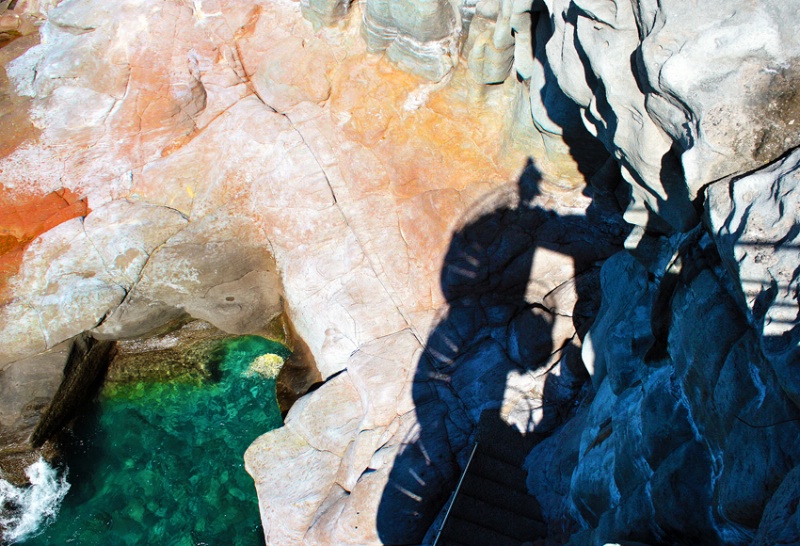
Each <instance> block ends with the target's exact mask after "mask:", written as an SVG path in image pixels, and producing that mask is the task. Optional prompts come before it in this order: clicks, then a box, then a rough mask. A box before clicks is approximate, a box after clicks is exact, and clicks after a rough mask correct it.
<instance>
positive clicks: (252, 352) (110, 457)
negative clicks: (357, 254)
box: [23, 336, 289, 546]
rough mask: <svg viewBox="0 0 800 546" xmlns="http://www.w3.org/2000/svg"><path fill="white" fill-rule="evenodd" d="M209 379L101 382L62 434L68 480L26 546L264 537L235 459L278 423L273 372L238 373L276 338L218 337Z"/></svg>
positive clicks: (227, 541)
mask: <svg viewBox="0 0 800 546" xmlns="http://www.w3.org/2000/svg"><path fill="white" fill-rule="evenodd" d="M223 343H224V345H223V347H222V350H221V351H220V360H219V367H218V373H216V374H215V376H216V377H215V381H208V382H204V383H200V384H197V383H194V384H192V383H186V382H183V383H181V382H174V381H173V382H165V383H152V382H150V383H131V384H127V385H123V386H116V387H113V388H106V389H104V391H103V392H102V393H101V394H100V396H99V397H98V400H97V401H96V402H95V404H94V405H93V407H92V408H90V410H89V411H88V412H87V414H86V415H85V416H83V417H82V418H81V419H80V420H79V422H78V424H77V426H76V427H75V429H74V431H73V433H72V435H71V437H70V438H69V439H68V441H67V442H66V446H65V447H66V464H67V467H68V480H69V482H70V483H71V484H72V487H71V488H70V490H69V493H68V494H67V496H66V498H65V499H64V503H63V505H62V507H61V510H60V512H59V514H58V517H57V518H56V521H55V522H54V523H53V524H52V525H50V526H49V527H48V528H47V529H45V531H44V532H43V533H42V534H40V535H38V536H36V537H33V538H31V539H29V540H27V541H25V542H24V543H23V544H26V545H39V544H42V545H54V544H59V545H60V544H75V545H91V546H95V545H128V544H131V545H133V544H135V545H145V544H147V545H161V544H164V545H177V546H183V545H186V546H190V545H201V544H205V545H218V544H219V545H226V546H227V545H242V546H244V545H260V544H264V539H263V530H262V528H261V524H260V521H259V513H258V502H257V499H256V494H255V487H254V485H253V480H252V478H250V476H249V475H248V474H247V473H246V472H245V470H244V465H243V461H242V456H243V455H244V451H245V449H247V446H248V445H250V443H251V442H252V441H253V440H254V439H255V438H256V437H257V436H258V435H259V434H262V433H264V432H266V431H268V430H272V429H274V428H277V427H279V426H281V424H282V421H281V416H280V412H279V410H278V406H277V402H276V400H275V381H274V379H267V378H265V377H263V376H259V375H252V374H247V373H246V371H247V369H248V366H249V365H250V363H251V362H252V361H253V359H254V358H256V357H257V356H259V355H262V354H265V353H273V354H278V355H280V356H282V357H286V356H288V354H289V351H288V350H287V349H286V348H285V347H284V346H282V345H280V344H277V343H274V342H271V341H268V340H265V339H263V338H260V337H255V336H247V337H242V338H236V339H234V340H230V341H226V342H223Z"/></svg>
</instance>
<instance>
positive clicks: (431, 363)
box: [0, 0, 800, 545]
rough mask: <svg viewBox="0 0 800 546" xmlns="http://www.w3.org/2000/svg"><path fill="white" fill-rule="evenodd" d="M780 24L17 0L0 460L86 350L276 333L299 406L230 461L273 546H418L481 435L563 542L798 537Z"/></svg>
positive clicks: (790, 181)
mask: <svg viewBox="0 0 800 546" xmlns="http://www.w3.org/2000/svg"><path fill="white" fill-rule="evenodd" d="M796 8H797V6H795V5H794V2H793V1H792V2H785V1H781V0H769V1H766V2H760V3H757V4H756V3H753V2H748V1H746V0H735V1H733V2H725V3H714V4H713V5H708V4H704V5H703V6H694V5H687V4H686V3H685V2H676V1H674V0H664V1H661V2H657V3H655V2H651V1H648V0H640V1H637V2H628V1H620V0H607V1H602V2H601V1H599V0H580V1H579V0H545V1H537V2H531V1H530V0H504V1H497V2H495V1H492V0H481V1H480V2H477V3H473V2H470V1H466V0H465V1H464V2H440V1H438V0H367V2H365V3H362V4H358V3H349V2H342V1H339V0H337V1H327V0H326V1H323V0H308V1H306V0H303V1H302V2H300V3H299V4H298V3H293V2H290V1H288V0H287V1H284V0H277V1H272V2H256V3H252V2H242V1H238V0H235V1H231V2H217V1H215V0H206V1H204V2H193V3H186V2H182V1H178V0H165V1H164V2H161V3H158V4H155V5H154V4H152V3H149V2H143V1H142V0H117V1H115V2H112V3H108V2H99V1H98V0H65V1H64V2H62V3H61V4H59V5H58V6H56V7H52V9H51V8H50V6H49V5H45V4H42V5H41V6H39V5H38V4H36V5H34V4H33V3H28V4H25V6H24V7H21V8H20V9H19V10H18V11H19V13H25V14H33V13H40V14H41V15H40V17H42V18H45V17H46V19H47V20H46V22H44V20H43V19H42V21H43V24H42V25H41V28H40V29H39V36H40V43H39V42H37V40H36V38H35V37H22V38H18V39H16V40H14V41H12V42H10V44H8V45H6V46H5V47H3V48H2V49H0V66H1V67H2V71H0V116H2V117H0V120H1V121H2V123H3V126H4V128H5V127H10V128H11V130H9V131H5V130H4V131H2V134H0V185H2V193H0V199H2V201H0V204H1V205H2V207H0V209H1V210H0V212H2V214H0V222H2V234H0V235H2V237H3V241H4V242H3V250H4V253H3V260H7V262H6V261H4V262H3V264H2V265H3V269H2V272H0V273H1V274H2V275H3V279H4V280H5V282H6V290H5V292H3V293H2V298H0V327H1V328H2V333H3V339H4V341H5V343H4V344H3V346H2V347H1V348H0V369H1V370H2V372H0V374H2V375H0V389H9V388H11V387H9V385H16V384H17V383H19V384H26V385H28V387H26V388H25V389H22V390H20V391H19V397H12V398H9V399H8V400H9V401H10V402H8V408H6V406H5V405H4V406H2V408H0V412H2V413H0V416H2V419H3V422H2V425H3V427H5V428H4V429H3V434H6V432H7V431H8V430H11V429H13V431H12V432H9V434H12V433H13V434H14V435H17V436H19V435H20V434H22V435H26V434H28V433H26V432H25V430H27V429H26V428H25V427H30V426H31V423H33V421H35V420H36V419H38V414H37V413H36V412H35V411H34V412H31V411H28V409H30V408H34V406H35V407H36V408H38V407H39V406H38V405H36V404H38V402H36V400H39V398H46V397H48V396H52V394H50V393H52V392H54V389H55V388H57V387H58V381H57V377H56V374H55V372H54V371H53V370H55V369H56V368H57V367H58V366H57V365H56V364H53V362H55V360H52V362H51V359H56V356H53V355H54V354H55V353H53V352H50V353H48V352H47V351H48V350H51V351H56V349H54V347H61V345H59V344H61V343H63V342H65V340H69V339H72V338H73V337H74V336H77V335H79V334H82V333H83V332H90V333H91V335H92V336H93V337H94V338H96V339H99V340H120V339H124V340H133V339H136V338H142V337H150V336H153V335H155V334H158V333H161V332H162V331H163V328H165V327H167V326H168V325H170V324H174V323H175V321H178V322H180V321H183V320H189V318H195V319H203V320H205V321H208V322H209V323H211V324H213V325H214V326H215V327H218V328H220V329H221V330H223V331H225V332H228V333H230V334H242V333H265V332H268V331H270V329H271V328H273V327H274V325H275V322H274V319H275V317H277V316H279V315H280V314H281V313H285V314H286V315H288V316H289V317H290V319H291V322H292V324H293V327H294V331H295V332H296V335H297V336H298V337H299V338H300V339H302V340H303V342H304V343H305V344H306V345H307V348H308V352H309V353H310V354H311V355H313V359H314V361H315V362H316V364H317V367H318V369H319V373H320V376H319V378H318V379H319V380H321V382H322V384H321V385H320V386H319V388H318V389H316V390H314V391H313V392H312V393H310V394H308V395H307V396H304V397H302V398H300V400H298V401H297V402H296V404H295V405H294V406H293V407H292V409H291V410H290V411H289V413H288V415H287V416H286V425H285V426H284V427H283V428H281V429H278V430H276V431H273V432H271V433H269V434H267V435H265V436H263V437H261V438H259V439H258V440H256V442H254V444H253V445H252V446H251V448H250V449H249V450H248V451H247V454H246V457H245V459H246V465H247V468H248V470H249V471H250V473H251V474H252V475H253V477H254V479H255V481H256V488H257V491H258V495H259V501H260V506H261V515H262V520H263V524H264V528H265V532H266V536H267V541H268V543H271V544H281V545H284V544H358V545H364V544H378V543H386V544H406V543H419V542H421V541H422V540H423V537H424V536H425V534H426V532H427V531H428V528H429V526H430V524H431V522H432V521H433V519H434V518H435V517H436V515H437V512H438V511H439V510H440V508H441V506H442V505H443V503H444V502H445V501H446V496H447V494H448V492H449V490H450V488H451V485H452V484H453V483H454V481H455V480H456V478H457V476H458V473H459V471H460V468H461V467H463V465H464V464H465V463H466V458H467V456H468V451H469V449H468V448H469V445H470V443H471V441H472V440H473V439H474V436H475V428H476V424H477V423H478V421H479V420H480V419H481V418H482V416H484V415H487V414H489V415H491V416H492V417H493V418H495V420H496V421H497V422H498V423H502V425H501V426H507V427H509V428H511V429H513V430H516V431H517V433H518V434H521V435H522V434H524V435H526V438H527V440H526V441H531V442H532V443H533V442H538V443H537V445H536V447H534V448H533V451H532V452H531V454H530V456H529V458H528V471H529V479H528V486H529V489H530V490H531V491H532V492H533V493H535V494H536V495H537V497H538V499H539V502H540V504H541V505H542V509H543V516H544V517H545V519H546V520H547V522H548V526H549V527H548V528H549V532H550V539H551V540H552V541H554V542H557V543H566V542H568V541H571V543H573V544H595V543H603V542H619V543H626V542H643V543H653V544H656V543H665V542H686V543H697V542H702V543H708V544H714V543H720V544H722V543H726V544H740V543H741V544H746V543H749V542H751V541H753V540H756V541H757V543H764V544H766V543H771V542H775V541H779V542H780V541H783V542H785V543H791V542H792V541H795V542H796V541H797V540H800V538H799V537H797V533H796V526H794V527H793V526H792V525H791V524H787V523H786V522H792V521H794V519H792V518H795V519H796V502H795V500H796V499H795V497H796V492H797V486H796V482H797V479H796V467H797V465H798V463H800V461H798V457H800V454H799V453H798V451H797V449H796V448H795V447H794V446H795V444H796V442H795V439H796V436H797V432H798V431H797V427H798V425H797V423H798V417H799V416H798V411H799V410H798V404H799V403H800V387H798V384H797V379H796V376H797V374H796V373H795V372H796V364H797V361H798V341H800V334H799V333H798V325H797V317H798V300H797V291H798V279H797V276H798V273H797V263H798V260H800V257H799V256H798V252H797V246H798V244H799V243H798V241H797V239H798V234H797V225H798V222H800V219H798V217H797V211H798V203H797V200H798V198H797V180H796V179H797V172H798V170H797V169H798V162H799V161H800V158H798V156H797V153H794V154H792V153H789V154H787V155H784V154H786V153H787V152H789V151H790V150H791V149H792V148H794V147H796V146H798V144H800V141H798V135H799V134H800V133H798V132H797V130H796V129H795V128H794V127H795V125H796V123H797V122H796V121H795V117H796V114H797V100H796V99H797V94H796V92H795V90H796V88H797V81H798V76H797V66H796V64H797V60H796V59H797V57H798V48H799V47H800V44H799V43H798V41H797V40H798V39H797V36H796V33H795V32H794V27H793V26H792V21H793V19H794V17H793V14H794V12H795V11H796ZM3 13H5V12H3ZM15 13H17V12H15ZM4 16H5V15H4ZM27 16H29V15H26V17H27ZM15 17H16V15H15ZM30 17H32V16H30ZM303 17H305V19H304V18H303ZM3 21H4V22H5V19H4V20H3ZM15 21H16V19H15ZM9 24H11V23H9ZM14 24H16V23H14ZM20 24H21V23H20ZM2 28H4V27H0V31H1V30H2ZM20 28H21V27H20ZM26 50H27V51H26ZM7 105H10V106H7ZM587 182H589V183H590V185H587ZM704 192H705V193H704ZM53 196H60V197H58V198H56V197H53ZM42 203H53V207H49V206H48V207H42V206H41V205H40V204H42ZM32 204H36V205H32ZM620 205H621V207H622V208H624V209H626V211H625V219H626V220H627V221H628V222H630V223H631V224H633V225H634V226H633V229H632V230H631V229H630V226H627V225H625V224H624V223H623V222H622V221H621V219H620V214H619V212H620V211H619V208H620ZM32 206H33V207H35V208H31V207H32ZM30 210H35V211H36V212H37V214H38V213H39V212H41V217H39V218H37V217H34V216H33V215H32V214H31V213H29V212H27V211H30ZM7 218H10V220H6V219H7ZM701 218H702V219H703V222H702V223H700V220H701ZM629 232H630V234H629ZM626 236H627V240H626V242H625V247H626V250H621V246H622V242H623V240H625V239H626ZM12 239H13V240H12ZM6 242H7V243H8V244H6ZM5 250H10V251H11V252H8V253H6V252H5ZM7 263H10V264H12V266H7V265H6V264H7ZM134 343H138V342H134ZM36 355H39V356H36ZM31 358H33V359H35V360H30V359H31ZM36 359H43V360H41V362H49V363H50V364H48V365H46V366H44V367H42V369H41V371H42V375H41V376H40V375H37V374H38V372H37V373H34V371H33V366H34V365H35V364H36V362H39V361H40V360H36ZM48 370H49V371H48ZM18 377H21V378H22V379H21V380H19V381H18V380H17V379H14V378H18ZM316 379H317V378H314V380H316ZM309 381H311V379H309ZM308 386H309V385H308V384H307V383H306V382H305V380H304V382H303V386H302V387H298V388H300V389H301V390H302V389H304V388H306V387H308ZM14 388H16V387H14ZM15 392H16V391H15ZM4 402H5V399H4ZM12 402H13V403H12ZM31 404H33V405H31ZM20 408H22V409H20ZM25 408H28V409H25ZM17 436H15V438H16V437H17ZM9 437H10V436H9ZM19 437H20V438H21V437H22V436H19ZM15 441H16V440H15ZM793 469H795V470H793ZM398 514H400V515H401V516H398ZM429 536H430V535H429ZM759 541H760V542H759Z"/></svg>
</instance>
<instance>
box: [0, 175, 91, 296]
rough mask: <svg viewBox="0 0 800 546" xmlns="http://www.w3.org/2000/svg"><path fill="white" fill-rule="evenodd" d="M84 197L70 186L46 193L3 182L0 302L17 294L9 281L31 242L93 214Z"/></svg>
mask: <svg viewBox="0 0 800 546" xmlns="http://www.w3.org/2000/svg"><path fill="white" fill-rule="evenodd" d="M89 212H90V209H89V206H88V204H87V202H86V200H84V199H80V198H79V196H78V195H76V194H75V193H73V192H72V191H70V190H69V189H62V190H58V191H54V192H52V193H49V194H47V195H44V196H41V197H39V196H30V195H25V194H18V193H14V192H12V191H11V190H9V189H7V188H5V187H3V186H1V185H0V302H2V303H6V302H7V300H8V299H9V298H11V297H13V296H11V295H10V294H8V293H7V292H6V283H7V282H8V280H9V279H10V278H11V277H13V276H14V275H16V273H17V271H18V269H19V266H20V264H21V263H22V258H23V255H24V253H25V249H26V248H27V246H28V244H29V243H30V242H31V241H33V240H34V239H35V238H36V237H38V236H39V235H41V234H42V233H44V232H46V231H48V230H50V229H52V228H54V227H56V226H57V225H59V224H61V223H63V222H66V221H67V220H71V219H73V218H80V217H84V216H86V215H87V214H89Z"/></svg>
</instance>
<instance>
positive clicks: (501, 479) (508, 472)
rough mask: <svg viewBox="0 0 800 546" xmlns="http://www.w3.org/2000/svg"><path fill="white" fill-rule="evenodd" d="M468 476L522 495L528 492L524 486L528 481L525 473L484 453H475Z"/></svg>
mask: <svg viewBox="0 0 800 546" xmlns="http://www.w3.org/2000/svg"><path fill="white" fill-rule="evenodd" d="M468 474H474V475H477V476H481V477H482V478H485V479H487V480H491V481H493V482H497V483H499V484H502V485H505V486H507V487H508V488H509V489H512V490H514V491H519V492H520V493H523V494H527V492H528V488H527V486H526V485H525V481H526V480H527V479H528V473H527V472H525V471H524V470H522V469H521V468H519V467H517V466H514V465H510V464H508V463H506V462H503V461H501V460H499V459H495V458H494V457H492V456H490V455H487V454H485V453H477V452H476V453H475V457H474V458H473V459H472V463H471V464H470V466H469V471H468Z"/></svg>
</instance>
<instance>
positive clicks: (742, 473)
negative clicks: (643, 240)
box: [528, 228, 800, 544]
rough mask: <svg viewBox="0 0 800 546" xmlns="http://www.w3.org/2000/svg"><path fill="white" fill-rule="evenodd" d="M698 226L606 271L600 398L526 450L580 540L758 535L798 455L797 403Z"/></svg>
mask: <svg viewBox="0 0 800 546" xmlns="http://www.w3.org/2000/svg"><path fill="white" fill-rule="evenodd" d="M698 230H699V228H698ZM698 230H695V233H696V235H692V234H690V235H689V236H678V237H674V238H673V239H671V240H665V239H662V241H661V245H662V246H661V252H660V255H661V259H656V260H653V262H651V264H652V267H651V270H650V271H648V270H647V268H645V266H643V265H642V264H641V263H640V262H638V261H637V260H636V259H634V258H633V256H632V255H631V254H629V253H628V252H623V253H620V254H618V255H616V256H614V257H613V258H611V259H610V260H608V261H607V262H606V264H605V265H604V266H603V275H602V277H603V282H602V288H603V305H602V307H601V309H600V312H599V313H598V316H597V320H596V322H595V324H594V326H593V327H592V330H591V331H590V333H589V336H588V337H589V339H590V341H589V342H587V343H586V344H585V345H584V360H585V361H586V362H587V363H588V364H589V365H590V367H592V366H593V371H594V375H593V379H594V381H595V383H596V384H597V389H596V394H595V395H594V399H593V400H592V401H591V403H589V404H587V405H586V406H584V408H583V409H582V410H581V411H582V412H583V413H584V415H581V416H579V417H576V418H575V419H576V422H575V423H574V424H571V425H570V426H565V427H564V428H562V429H560V430H559V431H558V432H557V433H556V434H555V435H553V436H552V437H550V438H548V439H547V440H545V441H544V442H542V443H541V444H539V446H537V447H536V448H535V449H534V450H533V451H532V452H531V454H530V456H529V479H528V486H529V488H531V489H532V490H533V491H534V492H535V493H536V494H537V496H539V497H540V502H541V501H544V502H543V503H542V504H543V506H545V505H546V506H547V507H548V510H549V513H548V516H549V518H551V519H550V521H551V522H552V524H553V526H554V527H558V526H559V525H561V526H562V528H561V531H562V532H563V533H564V535H565V536H570V535H571V536H572V539H571V540H572V541H571V542H570V543H571V544H589V543H603V542H616V541H624V540H640V541H642V542H645V543H656V544H658V543H661V542H662V541H664V540H673V541H675V540H677V541H679V542H681V541H684V542H685V541H690V542H691V541H702V542H703V543H706V544H712V543H718V544H749V543H750V541H752V540H753V538H754V536H755V534H756V531H757V530H758V529H759V525H760V520H761V515H762V513H764V510H765V506H766V504H767V502H768V501H769V499H770V498H771V497H772V495H773V494H774V493H775V491H776V489H777V488H778V486H779V485H780V484H781V482H782V481H783V480H784V477H785V476H786V475H787V474H788V473H789V471H790V470H791V469H792V468H793V467H794V466H795V465H797V464H798V460H800V452H798V451H797V450H796V448H795V443H794V441H793V440H792V438H795V437H796V435H797V434H798V432H799V431H800V422H799V421H800V410H799V409H798V406H797V405H796V404H795V403H794V402H793V400H792V399H791V398H790V397H789V396H787V394H786V393H785V392H784V389H782V388H781V384H782V378H781V377H780V375H779V373H776V372H777V370H776V369H775V368H774V367H773V364H772V362H771V360H770V359H769V358H767V357H766V356H764V354H763V353H762V350H761V345H762V343H760V340H762V339H763V338H762V337H761V335H760V332H757V331H756V330H754V329H753V328H752V327H751V326H750V324H749V321H748V318H747V316H746V314H745V312H744V310H743V308H742V307H741V306H740V305H737V301H738V299H739V298H740V296H741V292H740V288H739V286H738V285H737V284H736V283H735V282H734V281H733V278H732V276H731V275H730V274H729V273H728V271H727V269H726V268H724V267H723V266H722V264H721V262H720V260H719V257H718V255H717V250H716V247H715V245H714V244H713V242H712V241H711V239H710V237H709V236H708V235H705V236H702V237H700V238H699V239H698V237H699V236H700V233H701V232H699V231H698ZM670 256H672V259H670ZM678 256H679V257H680V259H679V260H677V262H678V263H682V265H681V266H680V268H679V269H678V270H676V268H675V264H676V260H675V258H676V257H678ZM656 264H661V265H660V266H658V265H656ZM664 264H667V266H666V267H664ZM669 264H672V265H669ZM670 269H671V271H670ZM673 276H674V277H673ZM665 290H666V291H669V292H670V293H669V294H667V295H664V293H663V292H664V291H665ZM577 438H580V441H579V442H578V441H577ZM543 460H544V461H553V463H551V464H548V465H541V464H539V462H540V461H543ZM556 461H559V462H557V463H556ZM554 466H555V467H556V468H558V469H559V471H557V472H554V470H553V467H554ZM787 487H789V486H787ZM555 491H557V492H560V495H562V496H561V497H559V495H558V494H556V493H554V492H555ZM776 502H777V501H776ZM773 510H774V509H773ZM765 517H766V516H765ZM770 517H772V518H774V517H777V516H775V515H774V514H773V515H771V516H770ZM781 517H783V516H781ZM773 525H774V524H773ZM764 532H766V531H764ZM770 532H772V531H770ZM666 537H670V538H669V539H667V538H666Z"/></svg>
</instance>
